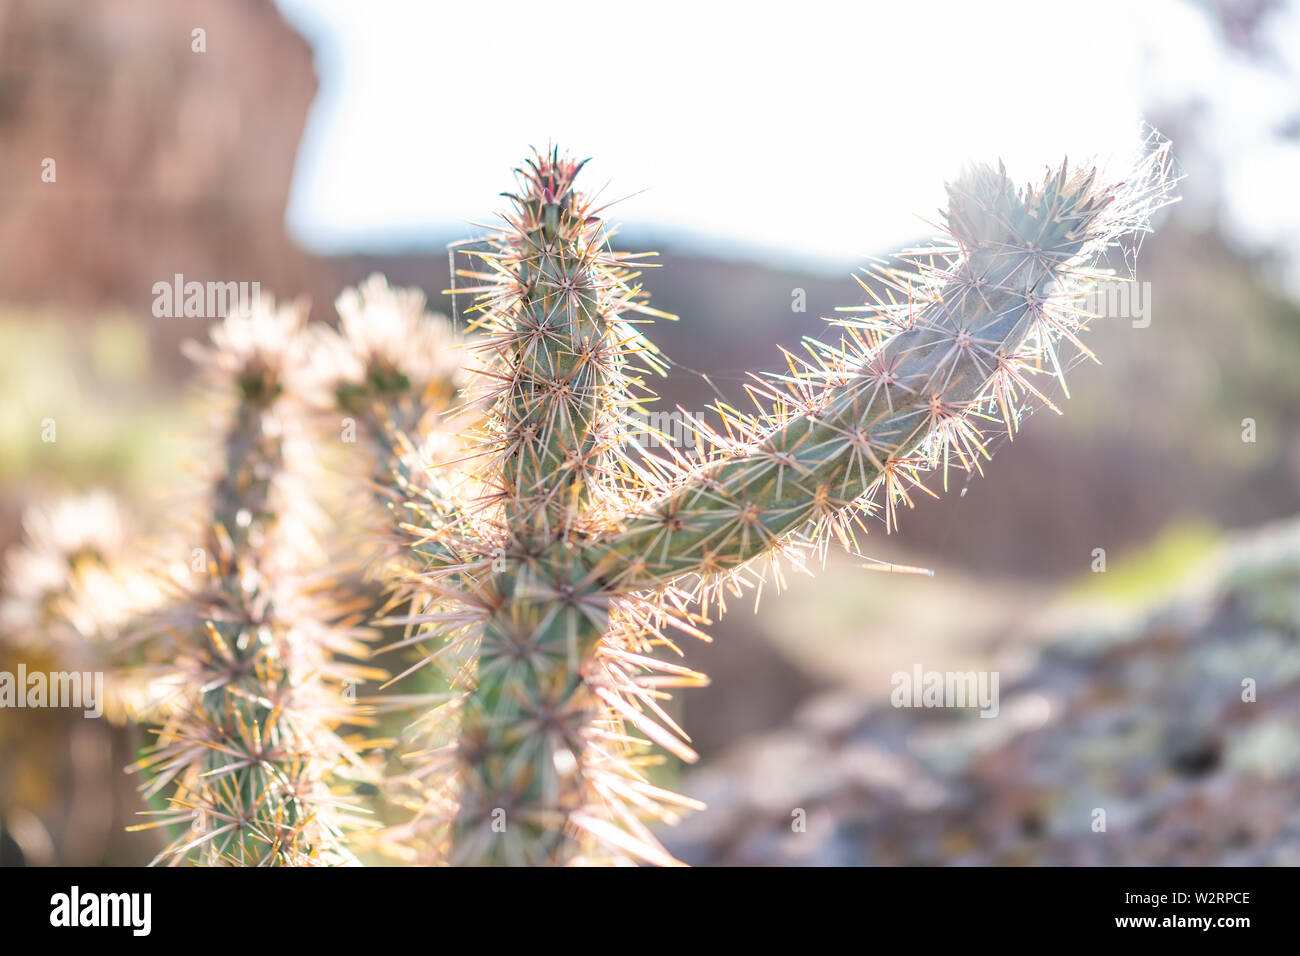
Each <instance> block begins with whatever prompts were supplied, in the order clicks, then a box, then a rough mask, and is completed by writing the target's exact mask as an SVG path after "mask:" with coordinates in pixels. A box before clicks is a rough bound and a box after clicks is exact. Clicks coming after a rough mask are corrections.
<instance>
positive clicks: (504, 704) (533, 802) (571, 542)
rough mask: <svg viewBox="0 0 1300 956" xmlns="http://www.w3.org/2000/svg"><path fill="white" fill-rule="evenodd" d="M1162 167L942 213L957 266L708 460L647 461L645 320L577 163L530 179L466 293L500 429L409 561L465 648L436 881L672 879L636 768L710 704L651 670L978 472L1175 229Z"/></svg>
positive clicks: (931, 261) (762, 386) (968, 186)
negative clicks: (1152, 249)
mask: <svg viewBox="0 0 1300 956" xmlns="http://www.w3.org/2000/svg"><path fill="white" fill-rule="evenodd" d="M1167 158H1168V153H1167V149H1166V148H1160V149H1158V150H1156V151H1155V152H1153V153H1151V154H1149V155H1148V157H1147V159H1146V160H1145V162H1144V163H1142V164H1141V166H1140V167H1139V168H1138V169H1137V170H1136V172H1135V175H1134V177H1133V178H1132V179H1131V180H1130V181H1129V182H1128V183H1126V184H1122V185H1118V186H1109V185H1104V184H1102V183H1101V182H1099V181H1098V177H1097V175H1096V174H1095V172H1092V171H1087V170H1075V171H1071V170H1070V169H1069V168H1067V167H1066V166H1064V165H1063V166H1062V167H1061V168H1060V170H1059V171H1057V172H1053V173H1051V174H1050V175H1048V176H1047V178H1046V179H1045V181H1044V182H1043V183H1042V184H1041V185H1040V186H1037V187H1031V188H1027V189H1017V188H1016V187H1015V186H1014V185H1013V184H1012V183H1011V182H1010V181H1009V180H1008V178H1007V176H1006V174H1005V172H1004V171H1003V170H1002V169H991V168H987V167H979V168H975V169H972V170H970V171H969V172H967V173H966V174H965V175H963V176H962V177H961V178H960V179H958V180H957V181H956V182H955V183H953V184H952V185H951V186H950V187H949V200H950V202H949V209H948V212H947V228H948V232H949V233H950V236H951V239H952V243H951V245H950V246H947V247H944V248H939V249H931V250H923V251H920V252H915V253H912V254H910V255H907V256H906V257H905V261H906V263H907V265H908V266H909V267H908V268H904V269H894V270H886V271H884V272H882V273H880V275H879V277H878V278H879V279H880V280H881V281H883V283H884V284H885V286H886V287H887V289H888V290H889V294H888V295H887V296H886V297H885V298H883V299H881V298H877V299H876V300H875V301H874V302H873V304H871V305H868V306H866V307H862V308H859V309H855V310H854V311H855V312H856V313H857V314H856V315H855V316H852V317H849V318H845V319H842V320H840V321H839V323H838V324H839V325H840V326H842V327H843V329H844V334H843V337H842V340H841V341H840V343H839V345H838V346H834V347H832V346H830V345H826V344H824V343H821V342H809V343H808V352H809V355H808V357H807V358H803V359H799V358H796V357H794V356H787V358H788V362H789V372H788V373H787V374H784V375H779V376H773V377H770V378H768V379H765V380H759V382H758V384H756V385H755V386H753V387H752V389H751V392H752V395H753V397H754V398H755V400H756V404H757V405H758V409H759V410H758V411H757V413H755V414H744V413H741V412H739V411H737V410H735V409H733V408H731V407H728V406H721V407H720V408H719V411H720V412H721V414H722V416H723V419H724V422H725V428H724V429H723V430H722V431H721V432H720V431H716V430H714V429H712V428H710V427H709V426H707V425H706V424H705V423H704V422H702V421H699V420H694V421H693V427H694V429H695V431H696V432H697V436H696V437H697V438H698V439H699V440H700V441H699V442H697V444H702V446H703V448H704V449H705V450H704V451H703V453H701V454H699V455H698V456H693V457H687V456H685V455H682V454H680V453H676V452H673V453H672V454H671V455H670V456H668V457H656V456H651V455H647V454H646V453H644V451H643V450H638V451H637V452H636V453H633V451H632V439H633V438H634V436H635V433H636V432H638V431H642V430H643V427H642V426H641V424H640V421H641V419H642V415H641V402H642V401H643V400H644V399H645V397H647V396H648V392H647V391H646V389H645V383H644V379H643V373H644V372H645V371H660V370H662V369H663V368H664V365H663V362H662V360H661V359H660V358H659V356H658V354H657V352H656V350H655V348H654V346H653V345H652V344H651V343H650V342H649V341H648V340H647V339H646V338H645V337H644V336H643V335H642V334H641V333H640V332H638V331H637V330H636V328H635V327H634V323H635V322H637V321H643V320H645V319H646V318H648V317H651V316H653V315H655V312H654V310H653V309H651V308H650V307H649V306H648V305H647V303H646V296H645V294H644V292H643V290H642V289H641V287H640V285H639V284H638V283H637V277H638V273H637V272H636V271H635V270H634V268H633V267H632V265H631V260H633V259H634V258H635V257H633V256H630V255H627V254H624V253H618V252H614V251H612V250H611V249H610V248H609V245H608V242H607V233H606V231H605V229H604V226H603V224H602V223H601V220H600V219H599V218H598V215H597V210H596V209H594V208H593V207H592V205H591V203H590V201H589V200H588V199H586V198H585V197H583V196H582V195H581V194H580V193H579V192H577V191H576V189H575V179H576V177H577V175H578V173H579V171H580V170H581V168H582V163H578V162H573V161H571V160H568V159H566V158H562V157H561V156H560V155H559V154H558V152H552V153H550V154H549V155H538V156H535V157H534V158H533V159H532V160H530V161H529V163H528V165H527V167H526V168H525V169H523V170H521V172H520V189H519V191H518V193H517V194H516V195H513V196H511V197H510V198H511V201H512V203H513V211H512V212H511V214H509V215H508V216H507V217H506V219H505V224H504V225H503V226H502V227H501V228H499V229H498V230H497V231H496V233H495V234H494V235H493V236H492V237H491V238H490V240H489V242H488V246H489V248H488V249H487V250H486V251H479V252H477V253H476V254H477V256H478V260H479V261H480V262H481V263H482V266H481V268H479V269H477V270H475V271H469V272H463V273H461V274H462V275H467V276H470V277H473V278H476V279H477V280H479V281H478V283H477V284H476V285H475V286H474V287H473V289H472V291H473V292H474V293H475V294H476V295H477V297H478V299H477V305H476V307H475V311H476V312H477V319H476V323H475V324H476V327H477V328H479V329H481V330H482V331H483V332H484V333H485V334H484V338H483V340H482V344H481V345H480V347H479V352H480V353H481V354H482V355H483V357H484V368H483V369H482V375H483V378H484V380H485V381H487V382H489V383H490V389H489V393H488V394H487V396H486V398H485V400H486V401H487V402H488V404H489V407H490V413H489V415H488V419H487V422H486V425H485V427H484V428H483V429H482V431H481V433H480V434H479V435H478V436H477V444H478V448H477V452H476V454H477V468H476V469H475V470H474V471H473V472H472V474H470V475H469V476H467V477H466V478H465V479H464V480H463V481H462V482H460V484H459V486H458V489H457V492H456V494H457V496H458V500H457V503H456V504H455V505H450V504H448V503H447V502H445V501H444V503H443V505H442V506H441V510H440V512H439V513H437V514H429V515H428V516H427V517H428V519H429V524H430V527H429V528H428V529H427V532H426V534H427V538H428V542H429V543H428V544H427V545H426V546H425V547H424V550H423V551H422V554H423V555H424V556H425V557H426V558H427V559H428V561H429V567H428V570H427V573H426V575H425V578H424V585H425V588H426V593H427V594H428V595H430V596H431V597H432V598H436V599H438V600H439V601H441V602H443V604H444V606H445V607H446V610H445V611H444V613H443V614H442V615H441V617H440V621H439V623H437V624H435V626H434V629H433V630H432V632H431V636H434V637H439V638H442V639H445V640H447V641H448V642H450V643H453V644H461V643H463V642H465V641H466V640H467V639H472V640H475V641H477V667H476V670H475V671H474V673H473V675H472V677H470V678H469V679H468V690H467V692H466V694H465V696H464V697H463V699H462V700H461V701H460V702H459V703H458V705H457V706H456V707H454V708H449V709H448V713H449V714H450V715H453V716H454V718H455V720H454V721H453V725H452V726H453V727H454V733H455V735H456V739H455V741H454V743H453V744H452V745H450V746H446V747H443V748H439V749H436V750H434V751H433V756H432V757H431V758H430V759H429V760H428V761H427V762H426V765H425V767H424V768H423V770H422V772H423V774H424V776H425V777H426V778H427V779H430V780H433V781H446V780H451V781H453V782H454V788H455V796H456V803H455V808H454V811H452V812H451V814H450V816H449V818H448V819H447V820H445V823H446V830H445V834H446V836H447V838H448V839H449V844H450V845H449V847H448V848H447V852H448V853H449V857H448V858H449V859H450V860H451V861H452V862H456V863H472V864H483V863H505V864H552V863H566V862H578V861H592V860H596V861H620V860H643V861H649V862H654V863H670V862H672V860H671V858H670V857H669V856H668V854H666V853H665V852H664V851H663V850H662V848H661V847H660V845H659V844H658V842H657V841H656V840H655V838H654V837H653V835H652V834H651V832H650V830H649V829H648V828H647V826H646V825H645V823H644V822H643V820H644V818H646V817H647V816H650V817H658V818H660V819H665V820H671V819H673V817H674V816H675V814H676V812H677V809H678V808H680V807H681V806H683V805H687V804H689V801H685V800H683V799H682V798H680V797H677V796H675V795H673V794H671V793H668V792H666V791H664V790H662V789H660V788H658V787H656V786H654V785H653V784H651V783H650V782H649V780H648V779H647V778H646V776H645V773H644V769H645V766H646V764H647V762H648V761H649V759H650V756H649V754H648V753H647V751H648V743H653V744H657V745H659V746H661V747H663V748H665V749H667V750H669V751H670V752H672V753H674V754H676V755H678V756H680V757H682V758H685V759H691V758H692V757H693V754H692V752H691V750H690V748H689V746H688V745H687V743H686V735H685V733H684V732H683V731H682V730H681V729H680V728H678V727H677V726H676V725H675V724H674V723H673V721H672V719H671V718H670V717H669V716H668V715H667V714H666V712H665V711H664V710H663V708H662V704H661V702H662V700H663V698H664V697H665V689H666V688H670V687H673V686H683V685H695V684H699V683H701V682H702V681H703V677H702V675H699V674H696V673H694V672H693V671H691V670H689V669H687V668H685V667H682V666H680V665H677V664H674V663H669V662H664V661H660V660H656V659H655V658H654V657H652V656H651V655H650V654H649V653H648V652H649V651H650V650H652V649H653V648H654V647H656V646H663V645H667V646H669V647H670V648H674V645H673V631H674V630H677V631H680V632H684V633H687V634H690V633H698V631H697V626H698V625H699V623H700V622H701V621H702V620H703V616H704V615H703V614H701V613H692V611H691V610H690V608H691V607H692V606H693V604H694V602H697V601H701V600H702V601H703V606H704V608H705V612H706V613H707V610H708V608H709V606H710V605H711V603H712V601H713V599H714V598H715V597H719V596H721V595H722V594H723V592H724V590H725V589H727V588H731V589H736V588H739V587H741V586H744V585H747V584H757V583H761V581H762V580H763V578H764V577H765V576H766V574H767V573H768V571H769V570H772V569H774V568H776V565H777V561H778V559H779V558H781V557H785V558H788V559H789V560H792V561H795V562H802V561H803V558H804V556H805V555H806V554H807V553H808V552H809V551H813V552H814V553H819V552H820V553H821V554H823V555H824V548H825V545H826V542H827V541H828V540H829V539H831V538H838V539H839V540H841V541H843V542H844V543H845V544H847V545H848V546H849V547H851V548H855V549H856V540H855V533H856V531H858V530H861V531H865V529H866V525H865V523H864V520H863V519H864V518H866V517H868V516H871V515H878V516H881V517H883V519H884V522H885V525H886V528H887V529H892V528H893V527H894V526H895V524H896V521H897V510H898V505H899V504H906V505H910V504H911V497H910V496H911V495H912V494H913V493H914V492H915V491H916V490H917V489H921V488H923V487H924V486H923V484H922V481H923V478H924V475H925V473H926V472H929V471H932V470H936V469H938V470H942V471H943V472H944V477H945V481H946V475H947V470H948V469H949V467H951V466H957V467H959V468H961V469H963V470H967V471H969V470H971V469H977V468H978V467H979V462H980V459H982V458H984V457H986V456H987V455H988V440H989V434H990V432H991V431H992V430H994V429H1002V430H1005V431H1006V432H1008V433H1012V432H1014V431H1015V430H1016V428H1017V426H1018V424H1019V422H1020V420H1021V418H1022V415H1023V413H1024V410H1025V406H1026V402H1027V400H1028V399H1032V398H1034V397H1037V398H1039V399H1042V395H1041V392H1040V384H1039V381H1040V380H1042V379H1045V378H1047V379H1050V378H1051V377H1057V378H1059V377H1060V376H1061V370H1062V368H1063V363H1062V362H1061V361H1060V360H1059V359H1058V347H1059V345H1060V344H1061V343H1062V342H1063V341H1064V342H1069V343H1073V344H1075V345H1079V342H1078V338H1077V336H1078V334H1079V333H1080V332H1081V331H1082V330H1083V327H1084V322H1085V320H1086V318H1087V316H1086V314H1085V313H1083V312H1082V311H1081V310H1080V309H1079V308H1078V302H1079V299H1078V298H1077V297H1078V296H1079V295H1081V294H1082V293H1083V292H1084V290H1085V288H1086V285H1087V282H1088V279H1089V277H1090V275H1091V274H1092V273H1090V270H1091V269H1092V268H1093V266H1094V265H1095V264H1096V263H1097V261H1098V259H1099V257H1100V256H1101V254H1102V253H1104V252H1105V251H1106V250H1107V249H1108V248H1109V247H1111V246H1113V245H1115V244H1117V243H1119V242H1120V241H1121V240H1122V239H1124V238H1125V237H1127V236H1130V235H1135V234H1139V233H1141V232H1144V231H1146V230H1147V229H1148V217H1149V215H1150V213H1151V211H1152V210H1153V209H1155V208H1157V207H1159V206H1160V205H1162V204H1163V203H1164V202H1166V201H1168V199H1169V191H1170V187H1171V181H1170V179H1169V177H1168V174H1167ZM864 285H865V283H864ZM1080 347H1081V346H1080ZM777 573H779V571H778V572H777ZM467 635H468V638H467ZM674 649H675V648H674ZM433 789H434V799H435V802H434V803H433V804H432V805H431V811H430V812H431V815H432V816H435V817H436V815H437V813H438V812H440V810H441V808H442V806H443V805H444V804H443V802H442V801H443V800H444V799H445V795H446V794H445V790H444V789H442V788H438V787H434V788H433Z"/></svg>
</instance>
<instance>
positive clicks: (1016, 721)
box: [664, 521, 1300, 866]
mask: <svg viewBox="0 0 1300 956" xmlns="http://www.w3.org/2000/svg"><path fill="white" fill-rule="evenodd" d="M1194 583H1195V585H1196V586H1195V588H1194V589H1191V590H1189V591H1188V596H1186V597H1182V598H1179V599H1178V600H1176V601H1174V602H1171V603H1170V604H1169V605H1168V606H1165V607H1161V608H1158V609H1155V610H1154V611H1153V612H1152V613H1150V614H1149V615H1147V616H1146V618H1145V624H1144V625H1143V626H1142V627H1139V628H1137V629H1136V631H1135V632H1134V633H1132V634H1129V635H1127V636H1125V637H1123V638H1122V639H1119V640H1116V639H1114V638H1113V637H1112V638H1111V639H1107V640H1098V639H1097V635H1096V634H1093V633H1089V632H1088V631H1087V630H1082V629H1081V630H1078V631H1073V632H1070V631H1067V632H1065V633H1062V634H1060V635H1059V636H1058V637H1057V638H1056V640H1054V641H1053V642H1052V643H1051V644H1049V645H1048V646H1047V647H1045V648H1044V649H1043V650H1041V652H1040V653H1039V654H1038V656H1037V660H1036V662H1035V663H1034V665H1033V666H1032V667H1031V669H1030V670H1029V672H1028V673H1027V674H1026V675H1025V676H1024V677H1023V678H1022V679H1020V680H1018V681H1017V682H1016V683H1015V684H1014V685H1012V686H1006V687H1003V688H1002V692H1001V710H1000V713H999V715H998V716H997V717H996V718H993V719H982V718H980V717H979V716H977V714H976V712H975V711H971V710H954V709H930V710H924V709H921V710H917V709H895V708H892V707H889V706H875V707H871V706H862V705H859V706H858V708H857V710H856V712H853V711H852V706H851V702H850V701H849V700H848V699H847V698H846V695H845V694H844V693H843V692H837V693H834V694H830V695H825V696H822V697H819V698H817V699H815V700H813V701H812V702H810V703H809V704H808V705H806V707H805V708H804V709H803V711H802V713H800V714H799V715H797V716H796V717H795V719H794V720H793V721H792V722H791V724H790V727H789V729H787V730H784V731H782V732H781V733H779V734H774V735H771V736H766V737H762V738H759V739H757V740H754V741H751V742H749V743H747V744H745V745H743V746H741V747H739V748H737V749H736V750H734V751H732V752H731V753H730V754H729V755H727V756H724V757H723V758H721V759H720V760H718V761H716V762H715V763H714V764H713V765H711V766H708V767H705V768H703V769H701V770H699V771H697V772H696V774H694V775H693V776H688V777H687V778H686V780H685V781H684V784H683V788H682V789H683V790H684V791H685V792H686V793H688V794H690V795H692V796H697V797H699V798H701V799H704V800H705V801H707V802H708V803H709V805H710V808H709V810H707V811H705V812H704V813H700V814H696V815H694V816H693V817H691V818H689V819H688V820H687V821H685V822H684V823H683V824H682V825H681V826H679V827H677V828H674V829H669V830H667V831H665V833H664V838H665V840H666V842H667V843H668V845H669V848H670V849H671V850H672V851H673V852H674V853H676V854H678V855H679V856H680V857H681V858H682V859H683V860H685V861H686V862H689V863H693V864H697V865H699V864H731V865H820V864H837V865H885V864H906V865H937V864H956V865H964V864H975V865H1183V864H1220V865H1242V866H1258V865H1295V864H1296V863H1297V861H1300V654H1298V653H1297V650H1300V521H1292V522H1289V523H1285V524H1282V525H1278V526H1274V527H1271V528H1268V529H1265V530H1262V531H1259V532H1256V533H1254V534H1252V535H1249V536H1245V537H1243V538H1241V539H1239V540H1238V541H1236V542H1234V543H1233V544H1231V545H1229V546H1226V547H1225V548H1224V549H1223V551H1222V553H1221V555H1220V556H1219V557H1218V559H1217V560H1216V561H1215V562H1214V566H1213V570H1212V571H1210V572H1208V579H1207V580H1201V581H1197V582H1194ZM1247 678H1250V679H1253V680H1254V681H1255V687H1256V694H1257V699H1256V701H1255V702H1247V701H1243V699H1242V698H1243V681H1244V680H1245V679H1247ZM1097 809H1101V810H1104V811H1105V824H1106V826H1105V831H1104V832H1094V829H1093V823H1094V819H1095V811H1096V810H1097ZM797 817H801V818H802V820H803V822H804V826H805V829H804V830H803V831H802V832H800V830H799V829H798V827H797V826H796V825H795V819H796V818H797Z"/></svg>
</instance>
